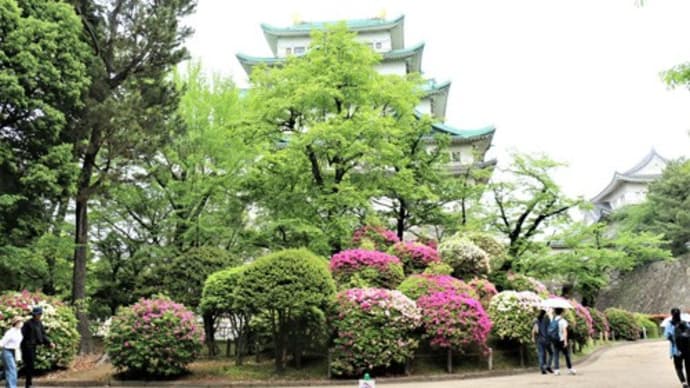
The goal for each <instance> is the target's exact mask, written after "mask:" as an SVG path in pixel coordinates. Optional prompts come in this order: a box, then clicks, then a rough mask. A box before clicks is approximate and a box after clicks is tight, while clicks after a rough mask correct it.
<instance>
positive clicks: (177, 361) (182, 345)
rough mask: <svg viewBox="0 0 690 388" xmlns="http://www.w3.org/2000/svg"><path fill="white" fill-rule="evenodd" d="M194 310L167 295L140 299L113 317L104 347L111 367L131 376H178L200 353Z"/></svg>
mask: <svg viewBox="0 0 690 388" xmlns="http://www.w3.org/2000/svg"><path fill="white" fill-rule="evenodd" d="M203 337H204V334H203V331H202V330H201V328H200V327H198V326H197V323H196V319H195V317H194V313H192V312H191V311H189V310H187V308H185V306H183V305H182V304H179V303H175V302H173V301H172V300H170V299H169V298H167V297H164V296H158V297H154V298H152V299H140V300H139V301H138V302H137V303H135V304H133V305H131V306H129V307H123V308H120V310H119V311H118V313H117V314H116V315H115V316H114V317H113V320H112V323H111V325H110V332H109V333H108V335H107V336H106V338H105V348H106V351H107V353H108V356H109V357H110V360H111V362H112V364H113V366H114V367H115V368H116V369H118V370H119V371H125V372H127V373H129V374H131V375H133V376H147V377H168V376H175V375H179V374H181V373H182V372H184V371H185V370H186V367H187V364H189V363H190V362H192V361H194V360H195V359H196V358H197V357H198V356H199V353H200V352H201V346H202V343H203V340H204V338H203Z"/></svg>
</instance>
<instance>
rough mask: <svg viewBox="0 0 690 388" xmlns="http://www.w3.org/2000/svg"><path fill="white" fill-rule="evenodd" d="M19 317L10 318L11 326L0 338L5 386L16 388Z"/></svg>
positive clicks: (19, 341) (20, 323)
mask: <svg viewBox="0 0 690 388" xmlns="http://www.w3.org/2000/svg"><path fill="white" fill-rule="evenodd" d="M22 322H23V319H22V318H21V317H14V318H12V322H11V326H10V328H9V329H7V331H6V332H5V335H4V336H3V337H2V339H0V349H2V363H3V365H4V366H5V368H4V369H5V388H17V362H19V361H21V352H20V351H19V346H20V344H21V343H22V330H21V328H22Z"/></svg>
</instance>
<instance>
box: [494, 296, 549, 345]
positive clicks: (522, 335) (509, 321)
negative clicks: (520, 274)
mask: <svg viewBox="0 0 690 388" xmlns="http://www.w3.org/2000/svg"><path fill="white" fill-rule="evenodd" d="M541 303H542V299H541V298H540V297H539V296H538V295H537V294H535V293H533V292H531V291H520V292H517V291H503V292H499V293H498V294H496V296H494V297H493V299H491V303H490V304H489V317H490V318H491V322H493V331H494V333H495V334H496V335H497V336H498V337H499V338H501V339H504V340H514V341H517V342H519V343H521V344H524V345H526V344H529V343H531V342H532V324H533V323H534V319H535V318H536V317H537V313H538V312H539V306H540V305H541Z"/></svg>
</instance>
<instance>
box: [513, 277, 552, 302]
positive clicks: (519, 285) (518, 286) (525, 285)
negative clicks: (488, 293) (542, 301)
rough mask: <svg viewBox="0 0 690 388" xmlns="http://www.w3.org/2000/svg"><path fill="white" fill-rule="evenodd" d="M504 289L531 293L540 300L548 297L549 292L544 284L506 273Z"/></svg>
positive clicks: (530, 278)
mask: <svg viewBox="0 0 690 388" xmlns="http://www.w3.org/2000/svg"><path fill="white" fill-rule="evenodd" d="M504 287H506V289H507V290H514V291H531V292H534V293H535V294H537V295H539V296H540V297H542V298H546V297H547V296H549V291H548V289H547V288H546V286H545V285H544V283H542V282H540V281H539V280H537V279H535V278H533V277H530V276H527V275H523V274H521V273H516V272H508V274H507V275H506V283H505V285H504Z"/></svg>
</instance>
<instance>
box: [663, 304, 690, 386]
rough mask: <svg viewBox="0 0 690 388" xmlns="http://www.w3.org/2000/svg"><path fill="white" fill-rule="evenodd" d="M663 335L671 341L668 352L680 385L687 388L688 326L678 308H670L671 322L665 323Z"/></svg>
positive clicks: (689, 370)
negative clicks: (681, 317)
mask: <svg viewBox="0 0 690 388" xmlns="http://www.w3.org/2000/svg"><path fill="white" fill-rule="evenodd" d="M664 336H665V337H666V339H668V340H669V342H670V343H671V348H670V354H671V358H672V359H673V366H674V367H675V368H676V374H677V375H678V379H679V380H680V383H681V384H682V386H683V387H684V388H687V387H688V382H687V378H688V377H690V326H688V324H687V323H686V322H683V321H682V320H681V319H680V309H679V308H677V307H674V308H672V309H671V323H670V324H668V325H666V328H665V329H664ZM683 364H685V375H684V374H683Z"/></svg>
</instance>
